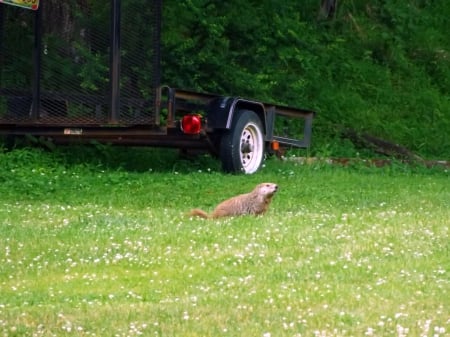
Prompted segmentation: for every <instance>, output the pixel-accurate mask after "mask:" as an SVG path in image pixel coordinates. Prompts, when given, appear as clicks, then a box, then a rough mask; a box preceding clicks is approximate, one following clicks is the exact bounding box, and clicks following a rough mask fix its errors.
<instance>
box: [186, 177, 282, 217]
mask: <svg viewBox="0 0 450 337" xmlns="http://www.w3.org/2000/svg"><path fill="white" fill-rule="evenodd" d="M277 190H278V186H277V185H276V184H273V183H262V184H259V185H257V186H256V187H255V189H254V190H253V191H251V192H250V193H246V194H241V195H238V196H235V197H232V198H230V199H228V200H225V201H223V202H221V203H220V204H219V205H217V207H216V208H215V209H214V211H213V212H212V213H211V214H208V213H206V212H205V211H203V210H201V209H193V210H192V211H191V213H190V215H196V216H199V217H202V218H205V219H206V218H220V217H225V216H238V215H244V214H253V215H258V214H263V213H264V212H265V211H267V208H268V207H269V205H270V202H271V201H272V197H273V195H274V194H275V192H276V191H277Z"/></svg>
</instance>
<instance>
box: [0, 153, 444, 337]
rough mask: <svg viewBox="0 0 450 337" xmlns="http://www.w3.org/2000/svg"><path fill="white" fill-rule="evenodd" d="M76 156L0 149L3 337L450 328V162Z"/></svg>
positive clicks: (419, 332)
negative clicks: (238, 169) (239, 198)
mask: <svg viewBox="0 0 450 337" xmlns="http://www.w3.org/2000/svg"><path fill="white" fill-rule="evenodd" d="M129 155H130V154H127V155H124V157H123V158H122V159H123V160H126V159H129V158H128V157H127V156H129ZM74 156H75V157H76V158H73V157H71V156H70V155H68V154H67V153H64V154H63V155H55V154H48V153H44V152H40V151H36V150H17V151H13V152H9V153H0V162H1V163H2V164H1V168H0V182H1V184H0V236H1V240H0V336H262V337H269V336H272V337H275V336H449V335H450V270H449V267H450V251H449V249H450V241H449V225H450V179H449V172H448V171H445V170H443V169H440V170H428V169H423V168H411V167H407V166H402V165H393V166H391V167H387V168H382V169H375V168H367V167H331V166H326V165H325V166H323V165H320V164H316V165H296V164H294V163H287V162H280V161H277V160H269V161H268V162H267V165H266V167H265V169H263V170H262V171H261V172H259V173H257V174H255V175H251V176H242V175H225V174H223V173H221V172H219V171H217V169H216V167H213V165H214V163H211V165H212V166H211V167H210V169H208V166H207V165H209V164H210V163H209V162H208V161H207V160H206V161H205V162H200V163H199V162H196V163H185V162H181V163H180V161H176V160H173V161H172V160H167V163H166V165H167V166H165V167H164V166H161V163H162V162H164V160H163V159H161V158H159V159H158V158H157V157H155V158H153V157H151V156H150V157H145V156H144V155H139V156H137V157H135V158H133V159H132V162H133V163H134V164H133V165H132V164H130V161H128V162H124V164H123V165H115V164H114V165H111V166H105V165H102V164H101V162H99V163H100V164H99V163H96V162H94V161H93V160H92V158H90V161H88V162H87V163H83V160H82V159H83V158H80V156H79V155H78V154H74ZM108 156H115V155H114V153H113V152H111V153H109V154H108ZM77 159H79V160H77ZM102 159H105V158H102ZM115 159H116V160H117V159H118V156H117V157H115ZM153 159H154V160H153ZM152 160H153V161H152ZM119 161H120V160H119ZM152 165H154V166H152ZM144 167H146V168H145V169H143V168H144ZM264 181H268V182H275V183H277V184H279V186H280V190H279V192H278V194H277V195H276V196H275V197H274V200H273V202H272V205H271V207H270V209H269V211H268V212H267V214H266V215H265V216H263V217H257V218H255V217H252V216H244V217H239V218H228V219H218V220H204V219H198V218H190V217H189V216H187V215H186V213H187V212H189V210H190V209H191V208H194V207H200V208H202V209H205V210H207V211H211V210H212V209H213V208H214V206H215V205H216V204H217V203H218V202H220V201H222V200H224V199H226V198H228V197H230V196H233V195H236V194H239V193H244V192H248V191H250V190H251V189H253V187H254V186H255V185H256V184H257V183H260V182H264Z"/></svg>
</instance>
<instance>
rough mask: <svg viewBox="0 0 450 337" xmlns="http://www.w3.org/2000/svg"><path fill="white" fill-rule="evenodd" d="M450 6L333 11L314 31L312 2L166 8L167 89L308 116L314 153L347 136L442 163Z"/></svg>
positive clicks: (194, 1)
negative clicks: (284, 107) (305, 110)
mask: <svg viewBox="0 0 450 337" xmlns="http://www.w3.org/2000/svg"><path fill="white" fill-rule="evenodd" d="M449 6H450V5H449V4H448V2H446V1H445V0H438V1H433V2H429V1H412V0H411V1H381V0H378V1H372V2H371V3H370V4H368V3H367V2H361V1H348V2H339V7H338V11H337V13H336V16H335V18H334V19H332V20H329V21H320V20H318V18H317V13H318V5H317V1H305V2H303V3H302V4H301V5H300V4H299V3H298V2H297V1H283V2H282V3H281V2H279V3H277V2H274V1H259V2H257V1H250V2H249V1H246V2H244V3H242V2H241V1H238V0H235V1H231V2H226V3H211V2H208V1H203V0H190V1H166V2H165V12H164V19H165V25H164V32H165V35H164V44H163V46H164V50H165V52H164V57H163V60H164V66H165V68H164V80H165V82H167V83H174V84H175V86H180V87H188V88H192V89H196V90H205V91H212V92H218V93H226V94H234V95H241V96H249V97H256V98H258V99H262V100H266V101H274V102H278V103H285V104H288V105H292V106H300V107H310V108H314V109H316V110H317V111H318V112H319V113H318V115H317V119H316V121H315V126H314V142H315V143H316V140H319V144H320V143H322V142H328V143H331V142H333V141H334V139H336V137H339V130H340V129H341V128H342V127H350V128H353V129H356V130H358V131H367V132H369V133H370V134H373V135H374V136H377V137H380V138H384V139H386V140H389V141H392V142H394V143H399V144H402V145H404V146H405V147H407V148H409V149H411V150H412V151H415V152H417V153H419V154H420V155H423V156H425V157H438V158H442V157H443V158H448V157H450V140H449V137H448V136H447V134H448V130H449V129H450V117H449V116H450V113H449V112H450V97H449V95H448V88H449V87H450V83H449V79H450V57H449V53H450V51H449V50H448V46H449V45H450V40H449V35H448V33H447V32H448V31H449V30H450V27H449V23H448V20H447V18H446V15H445V14H444V13H448V12H449V10H450V7H449ZM312 151H313V154H314V152H315V151H316V148H315V147H314V146H313V148H312Z"/></svg>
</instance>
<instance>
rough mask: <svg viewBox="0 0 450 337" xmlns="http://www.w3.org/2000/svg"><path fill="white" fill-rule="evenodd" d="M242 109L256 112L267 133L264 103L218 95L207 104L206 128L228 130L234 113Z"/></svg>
mask: <svg viewBox="0 0 450 337" xmlns="http://www.w3.org/2000/svg"><path fill="white" fill-rule="evenodd" d="M243 110H251V111H253V112H254V113H256V115H257V116H258V117H259V118H260V120H261V123H262V124H263V127H264V130H265V133H267V122H266V111H265V108H264V105H263V104H262V103H260V102H255V101H250V100H246V99H243V98H238V97H218V98H216V99H214V100H213V101H212V102H211V103H210V104H209V107H208V109H207V114H206V118H207V125H208V128H210V129H225V130H229V129H230V128H231V125H232V121H233V118H234V117H235V115H236V114H238V113H239V111H243Z"/></svg>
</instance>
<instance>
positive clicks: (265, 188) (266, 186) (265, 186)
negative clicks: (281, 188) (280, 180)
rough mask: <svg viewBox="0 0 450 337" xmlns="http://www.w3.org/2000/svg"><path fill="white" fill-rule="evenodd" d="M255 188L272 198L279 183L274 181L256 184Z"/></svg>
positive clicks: (259, 192)
mask: <svg viewBox="0 0 450 337" xmlns="http://www.w3.org/2000/svg"><path fill="white" fill-rule="evenodd" d="M255 190H257V191H258V194H262V195H264V197H266V198H272V197H273V195H274V194H275V192H276V191H277V190H278V185H277V184H274V183H262V184H259V185H258V186H256V189H255Z"/></svg>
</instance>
